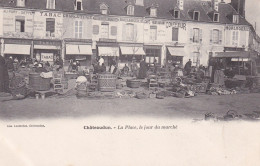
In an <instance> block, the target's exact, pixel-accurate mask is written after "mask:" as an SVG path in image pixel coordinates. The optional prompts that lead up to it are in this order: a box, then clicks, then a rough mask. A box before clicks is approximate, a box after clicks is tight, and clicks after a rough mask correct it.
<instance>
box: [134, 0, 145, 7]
mask: <svg viewBox="0 0 260 166" xmlns="http://www.w3.org/2000/svg"><path fill="white" fill-rule="evenodd" d="M135 5H138V6H144V0H135Z"/></svg>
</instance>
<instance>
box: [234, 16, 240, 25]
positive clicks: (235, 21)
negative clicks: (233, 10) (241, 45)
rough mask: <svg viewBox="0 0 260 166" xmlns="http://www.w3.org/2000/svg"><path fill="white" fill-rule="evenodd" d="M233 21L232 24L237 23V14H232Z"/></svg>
mask: <svg viewBox="0 0 260 166" xmlns="http://www.w3.org/2000/svg"><path fill="white" fill-rule="evenodd" d="M233 23H234V24H238V23H239V15H238V14H234V15H233Z"/></svg>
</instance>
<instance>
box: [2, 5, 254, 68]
mask: <svg viewBox="0 0 260 166" xmlns="http://www.w3.org/2000/svg"><path fill="white" fill-rule="evenodd" d="M244 4H245V0H232V1H231V3H230V4H227V3H225V2H223V1H221V0H212V1H201V0H167V1H163V0H161V1H158V0H126V1H125V0H39V1H37V2H36V1H33V0H26V1H25V0H12V1H11V0H7V1H1V2H0V38H1V55H2V56H15V57H18V58H22V57H24V56H31V57H34V58H38V59H40V60H43V61H50V62H53V61H54V59H55V57H56V56H61V57H62V58H63V59H64V62H65V64H68V62H69V60H70V59H73V58H74V59H77V60H81V61H82V64H84V65H86V66H88V65H90V64H91V62H92V61H93V60H94V59H96V58H97V57H100V56H102V57H105V59H107V60H106V63H109V62H110V61H111V59H115V60H117V61H118V62H119V66H121V67H122V66H124V65H125V64H127V63H129V62H130V61H131V60H132V58H133V57H134V58H135V59H137V60H138V61H139V60H141V59H142V58H144V59H145V60H146V62H148V63H154V61H156V63H158V64H160V65H165V64H166V63H167V62H168V61H176V62H177V63H180V64H182V65H183V64H185V63H186V62H187V61H188V60H189V59H191V61H192V62H193V65H204V66H207V65H208V61H209V58H210V57H211V56H214V55H215V53H219V52H231V51H249V49H250V47H251V46H252V44H253V43H254V49H255V50H259V42H258V41H259V40H257V39H259V38H257V37H256V36H257V35H252V34H253V32H254V29H253V28H252V25H251V24H249V23H248V22H247V21H246V19H245V12H244V10H245V9H244V7H245V5H244ZM252 29H253V31H252Z"/></svg>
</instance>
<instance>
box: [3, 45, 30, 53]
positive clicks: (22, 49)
mask: <svg viewBox="0 0 260 166" xmlns="http://www.w3.org/2000/svg"><path fill="white" fill-rule="evenodd" d="M4 54H21V55H30V54H31V45H19V44H5V46H4Z"/></svg>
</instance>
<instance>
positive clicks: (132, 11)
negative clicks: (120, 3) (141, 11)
mask: <svg viewBox="0 0 260 166" xmlns="http://www.w3.org/2000/svg"><path fill="white" fill-rule="evenodd" d="M134 10H135V8H134V6H132V5H129V6H127V15H134Z"/></svg>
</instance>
